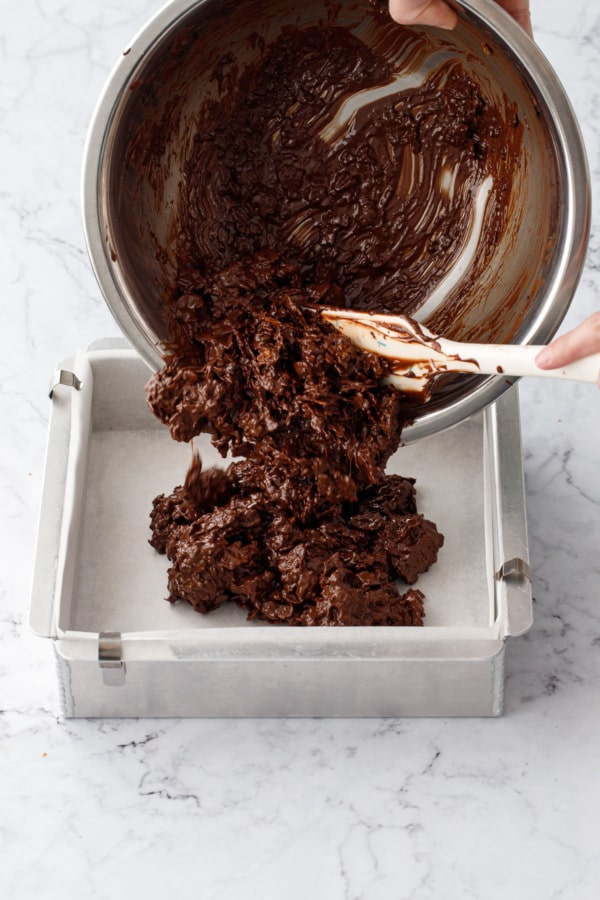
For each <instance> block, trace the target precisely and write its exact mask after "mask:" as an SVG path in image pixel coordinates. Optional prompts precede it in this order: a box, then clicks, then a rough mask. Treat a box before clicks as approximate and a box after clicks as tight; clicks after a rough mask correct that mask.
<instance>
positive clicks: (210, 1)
mask: <svg viewBox="0 0 600 900" xmlns="http://www.w3.org/2000/svg"><path fill="white" fill-rule="evenodd" d="M457 8H458V9H459V11H460V24H459V27H458V28H457V29H456V30H455V31H454V32H452V33H446V32H440V31H437V30H435V29H421V30H420V34H421V35H423V36H426V40H427V41H429V42H430V45H431V52H432V53H434V52H435V51H436V50H439V49H440V48H444V49H448V47H449V46H451V47H452V48H453V49H454V50H455V51H456V53H458V54H460V55H461V57H462V58H463V64H464V67H465V69H466V70H467V72H468V73H469V74H470V75H471V76H472V77H473V78H474V79H475V80H476V81H477V82H478V84H479V85H480V88H481V92H482V94H483V95H484V96H486V97H487V98H488V99H490V100H491V102H493V103H496V104H499V105H500V106H502V104H503V103H504V104H506V101H507V98H508V99H509V100H510V102H511V103H514V104H516V106H517V110H518V117H519V120H520V122H521V123H522V124H523V146H522V151H521V157H520V159H519V164H518V165H515V170H514V177H513V185H512V190H511V199H510V204H511V206H510V216H509V218H508V224H507V227H505V228H504V231H503V233H502V234H501V236H500V240H499V242H498V244H497V246H496V247H495V250H494V252H493V254H492V256H491V257H489V258H486V259H485V260H484V261H482V260H481V259H479V258H477V255H476V258H475V259H474V261H473V263H472V266H475V267H478V268H476V269H475V270H474V271H475V276H476V277H472V276H473V271H471V273H470V276H471V277H470V278H468V279H466V280H465V281H464V283H463V284H459V285H458V286H457V287H456V289H455V290H454V291H453V292H452V296H453V298H454V300H453V303H452V304H449V305H448V306H447V308H446V311H445V310H444V308H442V309H441V310H439V311H438V313H437V314H436V315H434V316H433V317H432V318H426V321H427V323H428V324H429V325H430V326H431V327H433V328H434V329H435V328H437V329H438V330H441V331H444V332H445V333H446V334H447V335H448V336H450V337H453V338H455V339H457V340H475V341H498V342H499V341H505V342H509V341H510V342H513V343H545V342H546V341H548V340H549V339H550V338H551V337H552V336H553V335H554V333H555V332H556V330H557V328H558V326H559V325H560V322H561V320H562V319H563V317H564V314H565V312H566V310H567V308H568V306H569V303H570V301H571V299H572V296H573V293H574V290H575V287H576V285H577V281H578V279H579V276H580V273H581V269H582V267H583V262H584V255H585V251H586V247H587V240H588V233H589V207H590V196H589V176H588V169H587V163H586V157H585V151H584V148H583V144H582V140H581V136H580V133H579V129H578V126H577V122H576V120H575V117H574V115H573V112H572V110H571V107H570V104H569V102H568V99H567V97H566V96H565V93H564V90H563V88H562V86H561V84H560V83H559V81H558V79H557V77H556V75H555V74H554V72H553V71H552V69H551V67H550V65H549V64H548V62H547V61H546V59H545V58H544V56H543V55H542V53H541V52H540V50H539V49H538V48H537V47H536V46H535V44H533V43H532V42H531V41H530V40H529V39H528V38H527V37H526V35H525V34H524V33H523V32H522V31H521V30H520V29H519V27H518V26H517V25H516V24H515V23H514V22H513V20H512V19H510V18H509V17H508V16H507V15H506V14H505V13H504V12H503V11H502V10H501V9H500V8H499V7H498V6H497V4H496V3H494V2H492V0H478V2H470V0H465V2H463V3H461V4H460V6H457ZM365 10H368V4H367V0H362V2H360V3H357V2H355V0H343V2H340V3H335V4H334V3H329V2H328V0H305V2H302V3H297V4H294V3H292V2H289V0H288V2H284V0H196V2H190V0H174V2H171V3H169V4H168V5H167V6H166V7H164V9H162V10H161V11H160V12H159V13H158V14H157V15H156V16H155V17H154V18H153V19H152V20H151V21H150V22H149V23H148V24H147V25H146V27H145V28H143V30H142V31H141V32H140V33H139V34H138V35H137V37H136V38H135V39H134V40H133V42H132V44H131V47H130V48H128V49H127V50H126V52H125V53H124V55H123V56H122V58H121V59H120V61H119V62H118V64H117V66H116V67H115V69H114V71H113V73H112V74H111V76H110V78H109V80H108V83H107V84H106V87H105V89H104V92H103V94H102V96H101V97H100V100H99V103H98V106H97V108H96V111H95V113H94V116H93V120H92V123H91V127H90V131H89V135H88V140H87V145H86V150H85V160H84V170H83V205H84V220H85V231H86V239H87V242H88V247H89V252H90V256H91V260H92V264H93V267H94V270H95V273H96V276H97V278H98V281H99V283H100V286H101V288H102V291H103V293H104V296H105V298H106V301H107V303H108V306H109V307H110V309H111V311H112V313H113V314H114V316H115V318H116V319H117V321H118V323H119V325H120V326H121V328H122V330H123V332H124V333H125V334H126V335H127V337H128V338H129V340H130V341H131V343H132V344H133V345H134V347H135V348H136V349H137V350H138V352H139V353H140V355H141V356H142V357H143V358H144V360H145V361H146V362H147V363H148V365H149V366H150V368H152V369H158V368H159V367H160V366H161V360H162V347H163V345H164V342H165V341H166V339H167V337H168V335H167V330H166V326H165V323H164V320H163V308H164V304H163V298H164V296H165V292H168V291H169V290H171V289H172V287H173V285H174V283H175V277H176V265H175V258H174V235H173V227H174V226H173V216H174V210H175V209H176V207H177V200H178V195H179V192H180V191H182V190H185V179H184V177H183V172H184V168H185V162H186V158H187V154H188V153H189V148H190V145H191V141H192V140H193V133H194V130H195V124H194V123H195V121H196V113H197V111H198V109H199V107H200V104H202V103H203V102H205V100H206V97H207V96H209V95H211V94H212V95H214V92H215V90H216V87H215V82H214V79H213V80H212V81H211V79H210V73H211V72H212V71H213V70H214V68H215V65H216V64H217V62H218V60H219V59H220V58H221V57H222V56H223V54H224V53H226V52H231V53H233V54H234V56H235V57H236V59H237V61H238V64H239V65H240V66H242V65H243V64H244V63H245V62H250V61H254V60H256V59H257V58H258V57H259V55H260V53H261V52H264V47H265V46H267V47H268V45H269V43H270V42H272V41H273V40H274V39H275V38H276V37H277V36H278V34H279V33H280V32H281V28H282V26H283V25H285V24H293V25H298V24H300V25H310V24H317V23H319V22H321V21H323V20H324V19H327V17H329V20H330V21H331V18H332V17H337V18H336V21H337V22H338V23H339V24H344V25H346V24H356V23H357V22H358V21H359V20H360V19H361V18H362V17H364V14H365ZM392 27H393V26H392ZM252 35H255V36H256V35H258V39H256V37H254V38H253V39H249V38H250V36H252ZM147 125H152V133H153V135H154V136H153V138H152V141H151V142H150V145H149V146H147V147H144V148H143V152H140V148H139V146H138V148H137V152H135V153H132V152H131V148H132V147H135V146H136V142H137V141H138V140H139V134H140V132H141V131H144V130H145V129H146V126H147ZM157 126H158V127H157ZM457 297H458V298H459V301H458V308H459V310H460V314H459V315H457V314H456V310H457V300H456V298H457ZM450 309H451V310H452V314H451V315H450V313H449V310H450ZM509 383H510V381H509V380H507V379H505V378H504V377H491V378H483V377H478V378H472V377H463V378H462V379H459V380H458V381H456V382H455V383H451V384H450V385H449V386H447V388H446V389H445V390H444V391H443V392H442V393H441V395H440V396H439V397H436V398H434V400H432V401H431V402H430V404H428V405H426V406H423V408H422V409H421V410H419V411H418V412H417V415H416V418H415V421H414V424H412V425H411V426H410V427H407V428H406V429H405V431H404V435H403V436H404V439H405V440H406V441H410V440H415V439H417V438H421V437H424V436H426V435H429V434H432V433H434V432H437V431H440V430H442V429H444V428H447V427H449V426H451V425H454V424H456V423H457V422H459V421H461V420H462V419H464V418H466V417H468V416H469V415H471V414H473V413H474V412H476V411H478V410H479V409H481V408H483V407H484V406H486V405H487V404H489V403H490V402H492V401H493V400H495V399H496V398H497V397H499V396H500V394H501V393H502V392H503V391H504V390H506V389H507V387H508V385H509Z"/></svg>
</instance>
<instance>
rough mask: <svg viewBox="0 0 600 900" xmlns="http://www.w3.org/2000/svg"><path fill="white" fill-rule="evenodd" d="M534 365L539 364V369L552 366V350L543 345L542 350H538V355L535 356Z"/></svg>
mask: <svg viewBox="0 0 600 900" xmlns="http://www.w3.org/2000/svg"><path fill="white" fill-rule="evenodd" d="M535 364H536V366H539V367H540V368H541V369H549V368H551V366H552V350H551V349H550V347H544V349H543V350H540V352H539V353H538V355H537V356H536V358H535Z"/></svg>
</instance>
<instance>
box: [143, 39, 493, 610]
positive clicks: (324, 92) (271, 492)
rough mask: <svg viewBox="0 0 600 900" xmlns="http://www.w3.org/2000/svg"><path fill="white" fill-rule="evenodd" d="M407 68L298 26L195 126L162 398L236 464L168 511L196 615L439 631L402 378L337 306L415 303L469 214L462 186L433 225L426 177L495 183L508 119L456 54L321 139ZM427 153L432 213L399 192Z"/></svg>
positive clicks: (158, 503) (169, 540)
mask: <svg viewBox="0 0 600 900" xmlns="http://www.w3.org/2000/svg"><path fill="white" fill-rule="evenodd" d="M231 63H232V60H229V59H223V60H222V64H221V67H220V69H219V71H216V72H215V79H219V78H222V77H223V71H224V70H226V69H227V67H228V66H231ZM390 78H391V70H390V69H389V68H388V65H387V63H386V62H385V60H384V59H382V58H381V57H379V56H377V55H376V54H375V53H374V52H373V51H372V50H371V49H369V47H367V46H366V45H365V44H364V43H363V42H361V41H360V40H359V39H358V38H357V37H356V36H355V35H353V34H352V33H351V32H350V31H349V30H347V29H345V28H343V27H333V26H327V25H324V26H323V27H320V28H305V29H302V30H297V29H293V28H288V29H286V30H284V31H283V32H282V34H281V36H280V38H279V39H278V40H277V41H276V42H275V43H274V44H272V45H271V47H270V48H269V49H268V50H267V51H265V54H264V57H263V59H262V60H261V64H260V66H258V65H256V66H248V67H246V68H245V69H244V70H243V72H242V73H241V74H239V76H238V77H237V80H236V82H235V87H234V88H233V89H232V87H231V79H228V80H227V84H228V87H227V89H224V90H223V92H222V94H221V95H220V96H219V99H217V100H212V101H210V102H207V103H206V104H205V107H204V108H203V110H202V113H201V114H200V115H199V119H198V125H197V133H196V138H195V141H194V146H193V148H192V150H191V153H190V157H189V162H188V167H187V171H186V173H185V188H186V189H185V191H183V192H182V199H181V208H180V210H179V221H180V236H179V247H180V249H179V251H178V268H179V273H178V278H177V289H176V291H175V292H174V293H173V295H172V296H171V297H169V298H168V300H167V316H168V324H169V332H170V336H171V344H170V346H169V348H168V353H167V355H166V357H165V362H164V367H163V368H162V370H161V371H160V372H158V373H157V374H156V375H154V376H153V377H152V379H151V380H150V382H149V384H148V388H147V393H148V401H149V403H150V406H151V408H152V410H153V411H154V413H155V414H156V415H157V416H158V417H159V418H160V419H161V420H162V421H163V422H165V423H166V424H167V425H168V426H169V429H170V432H171V435H172V436H173V438H174V439H176V440H179V441H191V440H192V439H193V438H194V437H195V436H196V435H199V434H201V433H207V434H209V435H210V436H211V439H212V441H213V443H214V445H215V446H216V447H217V449H218V450H219V451H220V453H221V454H222V455H223V456H224V457H225V456H227V455H228V454H229V455H231V457H235V459H234V461H233V462H230V464H229V466H228V467H227V468H224V469H208V470H203V468H202V462H201V460H200V458H199V457H198V456H197V455H196V456H194V460H193V463H192V466H191V468H190V471H189V472H188V475H187V477H186V480H185V483H184V484H183V485H182V486H180V487H177V488H175V490H174V491H173V493H172V494H170V495H169V496H165V495H161V496H159V497H157V498H156V499H155V501H154V508H153V511H152V516H151V519H152V539H151V543H152V545H153V546H154V547H155V548H156V550H157V551H158V552H160V553H166V554H167V556H168V557H169V559H170V561H171V563H172V565H171V568H170V569H169V574H168V587H169V599H170V600H171V601H176V600H185V601H187V602H189V603H190V604H191V605H192V606H193V607H194V608H195V609H196V610H198V611H199V612H202V613H207V612H210V611H211V610H214V609H216V608H217V607H219V606H220V605H221V604H222V603H224V602H226V601H234V602H235V603H237V604H238V605H239V606H241V607H242V608H243V609H245V610H247V611H248V617H249V618H258V619H262V620H267V621H270V622H280V623H281V622H286V623H288V624H292V625H420V624H422V622H423V616H424V608H423V599H424V598H423V595H422V593H421V592H420V591H418V590H416V589H414V588H413V587H411V586H412V585H413V584H415V582H416V581H417V579H418V577H419V575H420V574H421V573H423V572H425V571H426V570H427V569H428V568H429V567H430V566H431V565H432V564H433V563H434V562H435V561H436V558H437V554H438V551H439V549H440V547H441V546H442V543H443V537H442V535H441V534H439V532H438V531H437V528H436V526H435V525H434V524H433V523H432V522H430V521H428V520H427V519H425V518H424V517H423V516H422V515H421V514H419V513H418V512H417V507H416V502H415V487H414V482H413V480H412V479H410V478H402V477H400V476H398V475H386V474H385V468H386V464H387V461H388V460H389V458H390V456H391V455H392V454H393V453H394V451H395V450H396V449H397V447H398V445H399V442H400V435H401V430H402V425H403V423H404V422H406V421H408V420H409V419H410V415H411V410H410V406H409V405H408V404H407V401H406V400H405V399H404V398H403V397H402V395H401V394H400V393H399V392H397V391H396V390H395V389H393V388H391V387H389V386H387V385H386V384H385V383H384V378H385V375H386V366H385V362H384V361H382V360H381V359H379V358H377V357H374V356H371V355H369V354H366V353H363V352H361V351H359V350H357V349H356V348H355V347H354V346H353V345H352V344H351V343H350V342H349V341H348V340H347V339H346V338H344V337H342V336H341V335H340V334H338V333H337V332H336V331H335V330H334V329H333V328H331V326H329V325H327V324H326V323H324V322H323V320H322V319H321V317H320V315H319V308H320V307H322V306H340V307H354V308H362V309H377V310H379V311H387V312H397V313H410V312H411V310H412V309H414V308H415V307H416V306H418V304H419V303H420V302H421V301H422V299H423V297H424V296H425V295H426V293H427V290H428V288H429V287H430V285H429V281H428V278H429V275H428V274H427V273H428V272H429V269H428V267H427V265H428V260H430V259H431V256H432V254H438V255H439V254H440V253H441V251H443V250H444V251H445V250H448V248H450V250H451V249H452V245H453V242H457V241H460V237H461V233H462V232H461V228H460V227H459V225H460V222H461V221H462V218H461V217H463V216H464V196H463V194H462V193H461V191H460V190H456V191H455V195H454V196H455V199H454V200H453V201H451V200H448V202H447V204H446V206H445V208H444V209H443V210H441V211H438V214H436V216H435V221H434V222H433V221H432V223H431V227H426V228H419V227H417V226H416V223H417V222H418V221H419V219H420V218H422V216H423V215H424V214H425V212H424V210H425V211H426V198H427V192H428V191H429V190H430V189H431V184H429V187H428V178H429V175H428V173H429V174H430V173H431V172H432V171H435V170H436V167H437V166H438V165H439V164H440V160H444V161H445V163H446V164H448V163H451V164H452V166H453V167H454V168H453V170H454V171H455V177H456V179H458V181H459V182H460V181H461V180H462V181H464V182H465V183H467V182H470V183H472V184H477V180H478V178H479V179H480V180H481V178H482V177H483V174H482V173H483V170H484V162H485V157H486V154H487V153H488V152H489V150H490V144H493V142H494V140H495V136H497V135H498V127H497V120H496V114H495V113H494V111H493V110H490V109H488V108H487V106H486V103H485V102H484V101H483V100H482V98H481V96H480V95H479V92H478V90H477V87H476V85H475V84H474V83H473V82H472V81H471V80H470V79H469V78H468V77H467V76H466V74H465V73H464V71H463V70H462V69H461V67H460V66H459V65H457V64H456V63H451V64H448V65H447V66H442V68H441V70H440V71H438V72H437V74H436V73H434V74H433V75H432V76H431V78H430V79H429V80H428V81H426V82H425V83H424V84H423V85H422V86H421V87H420V88H415V89H414V90H412V91H410V92H406V91H405V92H403V93H401V94H395V95H392V96H390V97H389V98H384V99H381V100H377V101H376V102H375V103H370V104H369V105H368V106H366V107H365V108H364V109H362V110H360V111H359V112H358V113H357V114H356V116H355V118H354V119H353V120H352V122H351V124H350V125H349V126H348V127H345V128H343V129H342V132H341V134H336V135H335V136H334V138H333V139H332V140H330V141H325V140H324V138H323V133H324V129H325V127H326V125H327V123H328V121H331V119H332V116H333V115H334V112H335V110H336V109H338V108H339V105H340V103H341V101H342V100H343V98H344V96H350V95H352V94H355V93H357V92H359V91H361V90H364V89H367V88H370V87H373V86H376V85H378V84H385V83H387V82H389V80H390ZM442 81H443V89H442V87H441V85H442ZM409 157H410V158H411V159H417V160H420V161H422V171H423V175H422V181H423V188H422V189H423V192H424V193H423V195H422V197H421V206H419V203H418V202H415V195H414V192H413V193H412V194H411V198H412V199H411V204H410V206H409V205H407V204H406V202H405V199H404V193H403V191H402V190H401V189H400V188H401V183H402V178H403V177H404V176H403V172H404V168H403V167H405V166H406V165H407V162H406V160H407V159H408V158H409ZM416 199H417V201H418V200H419V196H418V194H417V198H416ZM434 275H435V273H434ZM434 275H432V276H431V277H432V278H433V277H434ZM436 277H439V275H438V276H436ZM398 582H400V583H403V584H405V585H406V586H407V587H406V590H404V589H399V588H398Z"/></svg>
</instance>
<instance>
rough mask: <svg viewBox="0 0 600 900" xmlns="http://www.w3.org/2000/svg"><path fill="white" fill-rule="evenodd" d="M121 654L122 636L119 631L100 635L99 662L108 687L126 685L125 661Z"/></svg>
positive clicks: (104, 681) (105, 632) (103, 679)
mask: <svg viewBox="0 0 600 900" xmlns="http://www.w3.org/2000/svg"><path fill="white" fill-rule="evenodd" d="M121 653H122V647H121V635H120V633H119V632H118V631H103V632H102V633H101V634H99V635H98V662H99V664H100V669H101V671H102V681H103V683H104V684H105V685H106V686H107V687H121V686H122V685H124V684H125V661H124V660H123V659H122V656H121Z"/></svg>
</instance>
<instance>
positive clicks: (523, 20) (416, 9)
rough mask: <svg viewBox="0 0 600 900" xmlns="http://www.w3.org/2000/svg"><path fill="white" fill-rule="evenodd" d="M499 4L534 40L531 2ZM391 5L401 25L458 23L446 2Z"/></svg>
mask: <svg viewBox="0 0 600 900" xmlns="http://www.w3.org/2000/svg"><path fill="white" fill-rule="evenodd" d="M498 3H499V4H500V6H501V7H502V8H503V9H505V10H506V12H507V13H509V14H510V15H511V16H512V17H513V19H516V21H517V22H518V23H519V25H521V26H522V28H524V29H525V31H526V32H527V34H528V35H529V37H530V38H532V37H533V31H532V30H531V15H530V12H529V0H498ZM389 4H390V15H391V17H392V19H395V20H396V22H399V23H400V24H401V25H417V24H418V25H435V26H436V27H438V28H447V29H452V28H454V26H455V25H456V22H457V15H456V13H455V12H454V10H453V9H451V8H450V7H449V6H448V4H447V3H445V2H444V0H389Z"/></svg>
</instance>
